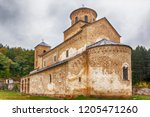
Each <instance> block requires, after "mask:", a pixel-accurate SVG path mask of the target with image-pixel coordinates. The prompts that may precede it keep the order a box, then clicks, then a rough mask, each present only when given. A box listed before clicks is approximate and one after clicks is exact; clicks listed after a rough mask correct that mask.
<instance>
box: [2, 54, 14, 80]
mask: <svg viewBox="0 0 150 117" xmlns="http://www.w3.org/2000/svg"><path fill="white" fill-rule="evenodd" d="M11 63H12V61H11V60H10V59H9V58H7V57H6V56H5V55H3V54H2V53H0V78H8V77H9V76H10V69H9V67H10V65H11Z"/></svg>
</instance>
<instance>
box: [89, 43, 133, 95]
mask: <svg viewBox="0 0 150 117" xmlns="http://www.w3.org/2000/svg"><path fill="white" fill-rule="evenodd" d="M88 62H89V66H88V71H89V73H88V79H89V87H90V94H91V95H97V96H130V95H132V84H131V82H132V80H131V49H130V48H129V47H126V46H101V47H95V48H91V49H90V50H89V51H88ZM124 64H127V65H128V80H123V70H122V67H123V65H124Z"/></svg>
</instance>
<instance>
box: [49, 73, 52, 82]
mask: <svg viewBox="0 0 150 117" xmlns="http://www.w3.org/2000/svg"><path fill="white" fill-rule="evenodd" d="M49 83H52V75H51V74H50V75H49Z"/></svg>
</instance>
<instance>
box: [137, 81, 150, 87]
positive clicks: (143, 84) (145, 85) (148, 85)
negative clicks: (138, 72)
mask: <svg viewBox="0 0 150 117" xmlns="http://www.w3.org/2000/svg"><path fill="white" fill-rule="evenodd" d="M135 86H137V87H145V88H150V82H139V83H136V84H135Z"/></svg>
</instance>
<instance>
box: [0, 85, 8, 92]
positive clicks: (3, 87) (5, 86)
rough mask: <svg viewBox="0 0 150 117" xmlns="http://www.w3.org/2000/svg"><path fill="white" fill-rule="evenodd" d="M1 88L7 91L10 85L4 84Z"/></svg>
mask: <svg viewBox="0 0 150 117" xmlns="http://www.w3.org/2000/svg"><path fill="white" fill-rule="evenodd" d="M0 90H5V91H6V90H8V86H7V85H3V86H1V87H0Z"/></svg>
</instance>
